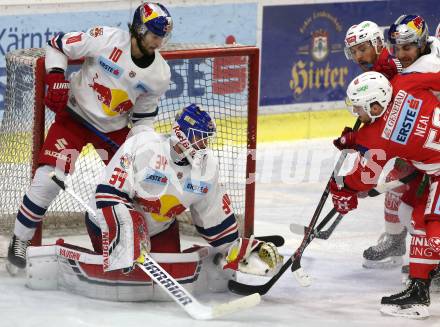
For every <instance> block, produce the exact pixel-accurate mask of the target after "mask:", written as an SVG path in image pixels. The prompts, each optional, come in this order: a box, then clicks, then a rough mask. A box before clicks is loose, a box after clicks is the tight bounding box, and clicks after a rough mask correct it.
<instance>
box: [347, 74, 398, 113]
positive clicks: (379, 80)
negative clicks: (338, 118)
mask: <svg viewBox="0 0 440 327" xmlns="http://www.w3.org/2000/svg"><path fill="white" fill-rule="evenodd" d="M392 93H393V87H392V86H391V83H390V82H389V81H388V79H387V78H386V77H385V76H383V75H382V74H381V73H378V72H373V71H371V72H366V73H363V74H361V75H359V76H358V77H356V78H355V79H354V80H352V81H351V82H350V84H349V85H348V88H347V101H346V103H347V105H348V107H349V110H350V111H351V113H352V114H353V115H354V116H358V114H357V113H356V112H354V111H353V107H354V106H357V107H362V109H363V110H364V111H365V112H366V113H367V114H368V116H369V117H370V118H371V119H372V120H373V121H374V120H375V119H376V118H379V117H380V116H382V115H383V114H384V112H385V109H386V108H387V107H388V104H389V103H390V101H391V97H392ZM375 102H378V103H379V104H380V105H381V106H382V107H383V108H384V110H382V111H381V113H380V114H378V115H373V114H372V113H371V105H372V104H373V103H375Z"/></svg>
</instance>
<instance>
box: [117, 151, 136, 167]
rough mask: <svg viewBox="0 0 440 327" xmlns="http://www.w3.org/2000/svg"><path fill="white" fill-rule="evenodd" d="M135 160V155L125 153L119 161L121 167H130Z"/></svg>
mask: <svg viewBox="0 0 440 327" xmlns="http://www.w3.org/2000/svg"><path fill="white" fill-rule="evenodd" d="M132 162H133V156H132V155H130V154H128V153H125V154H124V155H123V156H122V157H121V158H120V161H119V163H120V164H121V167H122V168H124V169H128V168H129V167H130V165H131V163H132Z"/></svg>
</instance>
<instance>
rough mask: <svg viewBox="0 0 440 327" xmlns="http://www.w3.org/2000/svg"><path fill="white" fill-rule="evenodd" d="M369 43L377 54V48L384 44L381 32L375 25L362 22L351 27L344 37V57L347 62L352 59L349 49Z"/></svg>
mask: <svg viewBox="0 0 440 327" xmlns="http://www.w3.org/2000/svg"><path fill="white" fill-rule="evenodd" d="M367 41H370V42H371V45H372V46H373V47H374V49H375V50H376V53H377V54H379V51H378V46H379V43H380V44H381V45H383V44H385V43H384V38H383V32H382V31H381V30H380V28H379V26H377V24H376V23H373V22H370V21H369V20H366V21H363V22H361V23H360V24H358V25H353V26H352V27H350V28H349V29H348V31H347V34H346V35H345V48H344V52H345V56H346V57H347V59H348V60H350V59H353V56H352V55H351V52H350V48H351V47H352V46H354V45H358V44H361V43H364V42H367Z"/></svg>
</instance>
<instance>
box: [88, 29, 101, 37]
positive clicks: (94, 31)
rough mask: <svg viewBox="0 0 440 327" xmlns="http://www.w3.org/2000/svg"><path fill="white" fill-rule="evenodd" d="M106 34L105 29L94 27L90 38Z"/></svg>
mask: <svg viewBox="0 0 440 327" xmlns="http://www.w3.org/2000/svg"><path fill="white" fill-rule="evenodd" d="M103 34H104V29H103V28H102V27H94V28H92V29H90V36H92V37H98V36H102V35H103Z"/></svg>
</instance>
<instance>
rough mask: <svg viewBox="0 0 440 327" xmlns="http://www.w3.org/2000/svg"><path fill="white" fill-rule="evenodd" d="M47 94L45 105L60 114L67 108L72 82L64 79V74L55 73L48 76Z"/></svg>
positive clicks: (60, 72)
mask: <svg viewBox="0 0 440 327" xmlns="http://www.w3.org/2000/svg"><path fill="white" fill-rule="evenodd" d="M45 82H46V85H47V92H46V97H45V99H44V103H45V105H46V106H47V107H48V108H49V109H50V110H52V111H53V112H54V113H56V114H59V113H61V112H63V111H64V109H65V108H66V106H67V100H68V96H69V86H70V82H69V81H68V80H66V78H65V77H64V72H62V71H53V72H50V73H48V74H47V75H46V80H45Z"/></svg>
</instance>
